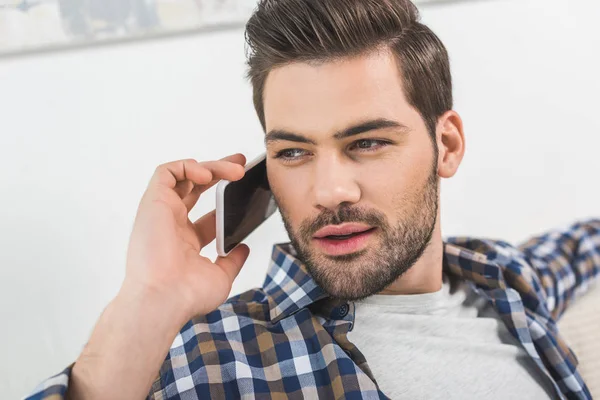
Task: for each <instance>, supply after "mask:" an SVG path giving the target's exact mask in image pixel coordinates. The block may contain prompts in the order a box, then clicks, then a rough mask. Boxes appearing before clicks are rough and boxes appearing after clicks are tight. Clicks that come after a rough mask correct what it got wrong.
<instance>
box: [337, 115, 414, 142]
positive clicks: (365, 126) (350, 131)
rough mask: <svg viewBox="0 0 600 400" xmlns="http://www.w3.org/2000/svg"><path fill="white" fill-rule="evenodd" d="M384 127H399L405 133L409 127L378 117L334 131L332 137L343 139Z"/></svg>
mask: <svg viewBox="0 0 600 400" xmlns="http://www.w3.org/2000/svg"><path fill="white" fill-rule="evenodd" d="M384 128H399V129H400V130H401V131H402V132H403V133H407V132H409V131H410V129H409V128H408V127H407V126H406V125H404V124H401V123H400V122H396V121H392V120H390V119H385V118H378V119H374V120H371V121H366V122H362V123H360V124H358V125H354V126H351V127H350V128H347V129H344V130H343V131H341V132H338V133H336V134H335V135H334V136H333V137H334V138H336V139H345V138H348V137H351V136H356V135H360V134H361V133H366V132H369V131H376V130H378V129H384Z"/></svg>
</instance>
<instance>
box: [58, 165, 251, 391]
mask: <svg viewBox="0 0 600 400" xmlns="http://www.w3.org/2000/svg"><path fill="white" fill-rule="evenodd" d="M244 163H245V159H244V156H242V155H233V156H230V157H227V158H225V159H223V160H221V161H211V162H203V163H198V162H196V161H194V160H185V161H176V162H173V163H169V164H165V165H162V166H160V167H158V168H157V170H156V172H155V174H154V176H153V177H152V180H151V182H150V184H149V186H148V189H147V191H146V193H145V194H144V196H143V198H142V201H141V202H140V207H139V210H138V214H137V217H136V221H135V225H134V228H133V233H132V235H131V241H130V244H129V250H128V254H127V271H126V275H125V281H124V283H123V286H122V287H121V290H120V291H119V293H118V295H117V297H116V298H115V299H114V300H113V301H112V302H111V303H110V304H109V305H108V307H107V308H106V310H105V311H104V313H103V314H102V316H101V317H100V320H99V321H98V323H97V324H96V327H95V328H94V332H93V333H92V336H91V338H90V341H89V342H88V344H87V346H86V347H85V349H84V350H83V352H82V353H81V355H80V356H79V358H78V359H77V362H76V363H75V365H74V367H73V371H72V375H71V381H70V384H69V389H68V393H67V397H68V398H69V399H77V400H79V399H141V398H145V397H146V396H147V395H148V392H149V390H150V387H151V385H152V382H153V381H154V379H155V378H156V377H157V375H158V371H159V369H160V366H161V365H162V363H163V361H164V359H165V357H166V355H167V353H168V351H169V348H170V346H171V344H172V343H173V340H174V339H175V336H176V335H177V333H178V332H179V330H180V329H181V327H182V326H183V325H184V324H185V323H186V322H187V321H188V320H189V319H191V318H192V317H193V316H195V315H199V314H206V313H209V312H210V311H212V310H214V309H215V308H217V307H218V306H219V305H220V304H221V303H223V301H225V299H226V298H227V295H228V294H229V291H230V290H231V285H232V283H233V280H234V279H235V277H236V276H237V274H238V272H239V271H240V269H241V267H242V265H243V264H244V262H245V261H246V258H247V257H248V251H249V250H248V247H246V246H243V245H242V246H239V247H238V248H236V249H235V250H233V251H232V252H231V254H230V255H229V256H227V257H219V258H217V260H216V261H215V262H214V263H213V262H211V261H210V260H209V259H207V258H205V257H202V256H201V255H200V254H199V253H200V250H202V248H203V247H204V246H206V245H207V244H208V243H210V242H212V240H213V239H214V238H215V228H216V227H215V213H214V212H211V213H209V214H207V215H205V216H203V217H202V218H200V219H199V220H198V221H196V222H192V221H190V220H189V218H188V213H189V211H190V210H191V209H192V207H193V206H194V205H195V204H196V202H197V201H198V199H199V198H200V195H201V194H202V193H203V192H204V191H206V190H207V189H208V188H210V187H211V186H213V185H214V184H215V183H217V182H218V181H219V180H221V179H226V180H231V181H235V180H239V179H240V178H241V177H242V176H243V175H244V168H243V167H242V165H244Z"/></svg>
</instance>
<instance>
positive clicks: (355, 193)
mask: <svg viewBox="0 0 600 400" xmlns="http://www.w3.org/2000/svg"><path fill="white" fill-rule="evenodd" d="M356 178H357V177H356V173H355V171H354V168H352V166H351V165H348V163H347V162H344V161H343V160H340V159H339V158H337V157H330V158H327V159H323V160H320V162H318V163H317V165H316V169H315V171H314V186H313V191H314V202H315V206H316V207H317V208H327V209H330V210H336V209H337V208H338V207H339V206H340V205H341V204H344V203H350V204H354V203H357V202H358V201H359V200H360V197H361V190H360V186H359V185H358V182H357V179H356Z"/></svg>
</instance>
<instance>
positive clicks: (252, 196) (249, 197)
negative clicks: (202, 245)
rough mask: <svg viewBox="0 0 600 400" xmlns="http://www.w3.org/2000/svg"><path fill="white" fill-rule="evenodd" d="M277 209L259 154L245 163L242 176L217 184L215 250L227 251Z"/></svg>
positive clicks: (261, 157)
mask: <svg viewBox="0 0 600 400" xmlns="http://www.w3.org/2000/svg"><path fill="white" fill-rule="evenodd" d="M276 210H277V204H276V203H275V199H274V198H273V193H271V188H270V186H269V180H268V179H267V163H266V155H265V154H262V155H260V156H259V157H257V158H256V159H254V160H253V161H252V162H250V163H248V164H247V165H246V174H245V175H244V177H243V178H242V179H240V180H239V181H236V182H231V181H226V180H223V181H221V182H219V184H218V185H217V253H218V254H219V255H220V256H223V257H225V256H226V255H228V254H229V253H230V252H231V250H233V249H234V248H235V247H236V246H237V245H238V244H240V243H241V242H242V241H243V240H244V239H246V238H247V237H248V235H250V234H251V233H252V232H253V231H254V230H255V229H256V228H258V227H259V226H260V225H261V224H262V223H263V222H265V221H266V220H267V219H268V218H269V217H270V216H271V215H273V213H275V211H276Z"/></svg>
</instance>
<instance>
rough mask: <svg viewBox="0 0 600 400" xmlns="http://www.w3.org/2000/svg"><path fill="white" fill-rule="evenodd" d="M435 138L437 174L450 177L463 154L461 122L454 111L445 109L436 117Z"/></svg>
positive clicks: (463, 138)
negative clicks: (437, 150) (437, 151)
mask: <svg viewBox="0 0 600 400" xmlns="http://www.w3.org/2000/svg"><path fill="white" fill-rule="evenodd" d="M436 139H437V144H438V149H439V157H438V175H439V176H440V177H441V178H451V177H452V176H454V174H455V173H456V171H457V170H458V166H459V165H460V163H461V161H462V159H463V156H464V154H465V135H464V132H463V123H462V119H461V118H460V115H458V113H457V112H456V111H447V112H445V113H444V114H443V115H442V116H441V117H440V118H438V123H437V128H436Z"/></svg>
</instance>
